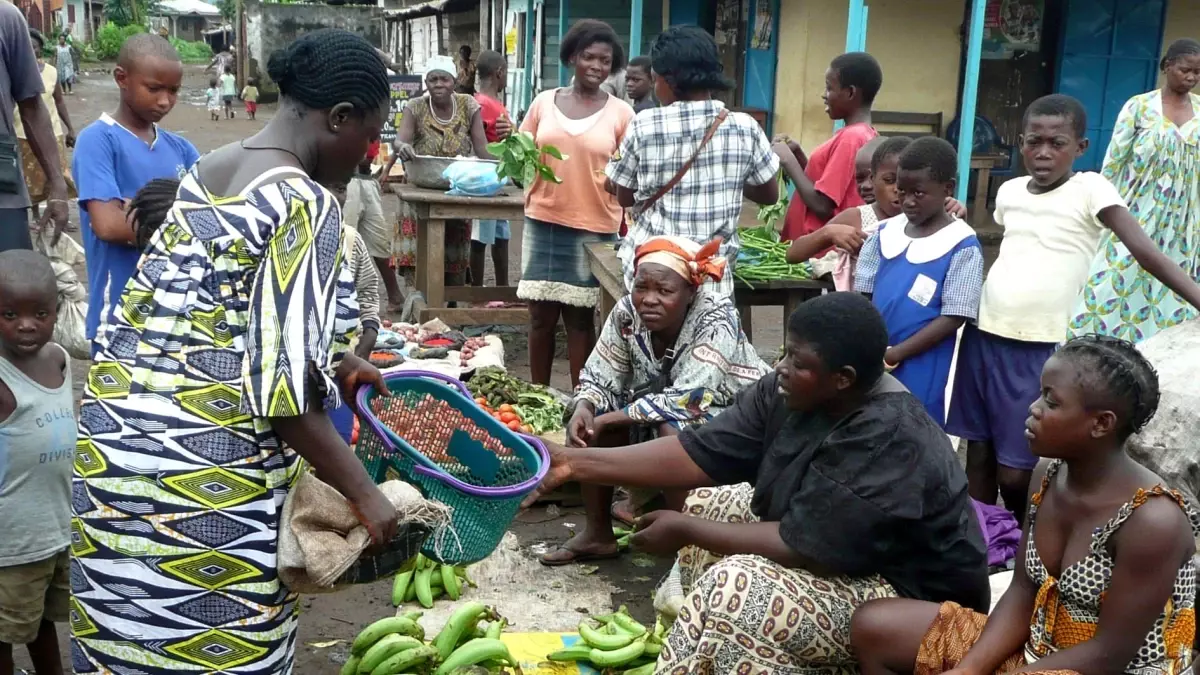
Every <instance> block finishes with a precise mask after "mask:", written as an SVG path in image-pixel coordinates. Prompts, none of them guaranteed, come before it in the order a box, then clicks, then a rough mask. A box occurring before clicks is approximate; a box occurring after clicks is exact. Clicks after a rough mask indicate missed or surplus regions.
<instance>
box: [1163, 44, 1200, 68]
mask: <svg viewBox="0 0 1200 675" xmlns="http://www.w3.org/2000/svg"><path fill="white" fill-rule="evenodd" d="M1196 55H1200V42H1197V41H1196V40H1193V39H1192V38H1179V39H1178V40H1176V41H1174V42H1172V43H1171V44H1170V45H1169V46H1168V47H1167V51H1166V52H1165V53H1164V54H1163V57H1162V61H1159V62H1158V69H1159V70H1166V69H1167V66H1169V65H1171V62H1173V61H1174V60H1175V59H1178V58H1181V57H1184V56H1196Z"/></svg>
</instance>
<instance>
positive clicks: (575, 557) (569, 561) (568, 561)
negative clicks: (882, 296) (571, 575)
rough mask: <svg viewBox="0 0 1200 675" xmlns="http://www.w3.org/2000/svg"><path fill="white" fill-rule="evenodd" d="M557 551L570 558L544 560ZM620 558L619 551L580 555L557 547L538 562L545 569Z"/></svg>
mask: <svg viewBox="0 0 1200 675" xmlns="http://www.w3.org/2000/svg"><path fill="white" fill-rule="evenodd" d="M559 551H566V552H567V553H570V554H571V555H570V557H568V558H563V559H561V560H547V559H546V558H548V557H549V556H552V555H554V554H555V553H558V552H559ZM620 557H621V552H620V551H613V552H612V553H581V552H579V551H572V550H571V549H569V548H567V547H565V546H559V547H558V548H556V549H554V550H553V551H551V552H550V553H547V554H546V555H544V556H541V557H540V558H538V562H540V563H541V564H542V565H545V566H546V567H565V566H566V565H574V564H576V563H585V562H590V561H593V560H612V559H613V558H620Z"/></svg>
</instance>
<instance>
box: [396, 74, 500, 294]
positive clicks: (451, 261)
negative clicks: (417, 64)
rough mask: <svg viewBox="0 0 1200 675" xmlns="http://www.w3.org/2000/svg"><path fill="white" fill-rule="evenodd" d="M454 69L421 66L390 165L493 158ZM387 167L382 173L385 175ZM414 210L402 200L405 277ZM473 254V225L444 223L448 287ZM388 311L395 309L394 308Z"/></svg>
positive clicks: (457, 282)
mask: <svg viewBox="0 0 1200 675" xmlns="http://www.w3.org/2000/svg"><path fill="white" fill-rule="evenodd" d="M455 77H456V68H455V66H454V60H453V59H451V58H450V57H447V56H435V57H433V58H431V59H429V62H428V63H426V64H425V91H426V92H427V93H426V94H425V95H424V96H420V97H418V98H414V99H413V100H411V101H409V102H408V105H407V106H405V107H404V116H403V117H402V118H401V119H400V128H399V129H397V130H396V143H395V146H394V152H393V153H392V162H391V163H395V161H396V160H397V159H399V160H401V161H406V160H409V159H412V158H413V157H415V156H417V155H428V156H433V157H463V156H473V157H482V158H484V159H491V158H492V156H491V155H490V154H488V151H487V135H486V134H485V133H484V131H483V117H481V116H480V114H479V103H478V102H477V101H476V100H475V97H474V96H471V95H469V94H456V93H455V92H454V83H455ZM391 163H389V164H388V166H387V167H386V168H385V169H384V171H383V174H382V175H384V176H387V175H389V174H390V172H391ZM417 223H418V218H417V212H416V209H415V208H414V207H413V206H412V205H410V204H408V203H406V202H403V201H401V202H400V219H399V224H398V225H397V228H398V232H397V233H396V244H395V246H394V249H393V250H394V256H395V260H396V267H398V268H400V270H401V273H402V274H404V275H405V276H406V277H410V278H411V276H412V275H413V273H414V271H415V268H416V266H417V256H418V255H419V253H418V251H417V229H418V228H417ZM470 253H471V221H469V220H447V221H446V253H445V255H446V277H445V280H446V285H447V286H463V285H465V284H466V283H467V269H468V266H469V262H470V261H469V257H470ZM392 309H393V310H394V309H397V308H396V307H394V306H393V307H392Z"/></svg>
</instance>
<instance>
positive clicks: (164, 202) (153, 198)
mask: <svg viewBox="0 0 1200 675" xmlns="http://www.w3.org/2000/svg"><path fill="white" fill-rule="evenodd" d="M178 191H179V179H177V178H155V179H154V180H152V181H150V182H149V183H146V184H145V185H143V186H142V189H141V190H138V191H137V194H136V195H134V196H133V199H132V200H131V201H130V202H129V211H128V216H127V218H128V219H129V220H130V221H132V222H131V225H132V226H133V240H134V242H136V244H137V247H138V248H139V249H145V248H146V246H148V245H149V244H150V239H151V238H152V237H153V236H154V233H155V232H156V231H157V230H158V228H160V227H162V224H163V221H164V220H166V219H167V212H168V211H170V210H171V206H172V205H173V204H174V203H175V193H176V192H178Z"/></svg>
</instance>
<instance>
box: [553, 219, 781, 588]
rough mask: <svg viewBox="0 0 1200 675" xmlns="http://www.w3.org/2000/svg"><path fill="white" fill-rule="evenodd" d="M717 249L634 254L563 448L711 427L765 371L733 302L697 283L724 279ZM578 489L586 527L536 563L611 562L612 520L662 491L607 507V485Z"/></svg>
mask: <svg viewBox="0 0 1200 675" xmlns="http://www.w3.org/2000/svg"><path fill="white" fill-rule="evenodd" d="M720 245H721V241H720V239H717V240H714V241H712V242H709V243H708V244H707V245H705V246H701V245H700V244H697V243H696V242H694V241H692V240H691V239H687V238H685V237H651V238H650V239H648V240H646V242H645V243H643V244H642V245H641V246H639V247H638V251H637V255H636V257H635V262H634V264H635V265H636V268H637V272H636V274H635V276H634V280H633V292H632V293H631V294H630V295H626V296H625V297H623V298H621V300H620V301H618V302H617V306H616V307H615V308H614V309H613V311H612V313H611V314H609V315H608V320H607V321H605V323H604V328H603V330H601V331H600V339H599V341H598V342H597V343H596V347H595V349H593V350H592V354H591V356H589V357H588V360H587V363H586V364H584V366H583V372H581V373H580V375H579V389H578V390H577V391H576V392H575V400H574V411H573V413H572V415H571V421H570V422H569V423H568V424H567V442H568V443H570V444H571V445H573V446H576V447H581V448H583V447H601V448H603V447H613V446H622V445H628V444H630V443H638V442H641V441H647V440H650V439H653V438H655V437H658V436H664V435H676V434H678V433H679V432H680V430H682V429H686V428H688V427H694V426H699V425H701V424H705V423H707V422H709V421H711V420H712V419H713V418H714V417H716V416H717V415H718V414H719V413H720V412H721V411H722V410H724V409H725V408H727V407H729V406H730V405H732V404H733V401H734V398H735V397H736V396H737V395H738V393H739V392H740V391H742V390H743V389H746V388H747V387H751V386H753V385H754V383H755V382H757V381H758V380H759V379H761V378H762V376H763V375H766V374H767V373H769V372H771V368H770V366H768V365H767V364H766V363H764V362H763V360H762V359H761V358H759V356H758V354H757V353H756V352H755V351H754V345H752V344H750V341H749V340H747V339H746V335H745V334H744V333H742V326H741V322H740V321H739V319H738V313H737V308H736V307H734V305H733V301H732V300H731V299H730V298H728V297H727V296H725V295H723V294H721V293H719V292H712V291H708V290H706V287H705V286H702V284H704V283H705V282H706V281H708V280H710V279H712V280H716V281H720V280H721V277H722V276H724V274H725V264H726V263H725V259H724V258H721V257H719V256H716V252H717V250H718V248H719V247H720ZM582 489H583V503H584V509H585V510H586V512H587V522H586V524H585V525H584V528H583V530H582V531H581V532H579V533H578V534H577V535H575V536H574V537H572V538H571V540H570V541H568V542H566V543H565V544H563V545H562V547H560V548H559V549H557V550H555V551H551V552H550V553H547V554H546V555H544V556H542V558H541V562H542V564H543V565H550V566H555V565H566V564H570V563H575V562H583V561H585V560H593V559H600V558H613V557H616V556H617V555H619V551H618V547H617V539H616V537H614V536H613V532H612V518H616V519H618V520H621V521H622V522H624V523H626V524H629V523H632V522H633V519H634V518H635V517H636V516H638V515H640V511H641V510H642V509H643V508H645V507H647V506H649V505H650V504H651V503H654V502H656V501H657V498H658V495H659V492H660V491H658V490H634V491H632V494H631V496H630V498H629V499H628V500H624V501H622V502H619V503H617V504H613V503H612V499H613V489H612V488H611V487H609V486H606V485H584V486H582ZM663 496H664V498H665V499H664V500H663V501H664V504H665V508H667V509H671V510H675V511H679V510H680V509H682V508H683V503H684V499H685V498H686V497H687V492H686V491H680V490H674V491H669V492H667V493H665V494H664V495H663Z"/></svg>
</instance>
